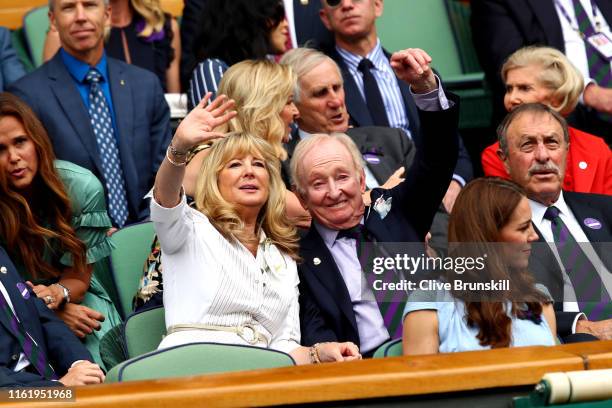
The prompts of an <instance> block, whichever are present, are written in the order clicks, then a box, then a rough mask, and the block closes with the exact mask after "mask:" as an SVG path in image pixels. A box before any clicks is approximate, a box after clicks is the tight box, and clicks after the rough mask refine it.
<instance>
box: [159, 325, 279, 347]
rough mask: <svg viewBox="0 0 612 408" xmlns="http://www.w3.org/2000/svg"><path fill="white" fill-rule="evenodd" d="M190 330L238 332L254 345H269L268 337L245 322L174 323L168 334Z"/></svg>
mask: <svg viewBox="0 0 612 408" xmlns="http://www.w3.org/2000/svg"><path fill="white" fill-rule="evenodd" d="M189 330H212V331H224V332H229V333H236V334H237V335H238V336H239V337H240V338H241V339H243V340H244V341H246V342H247V343H248V344H251V345H254V344H257V343H260V342H261V343H265V345H266V347H268V338H267V337H266V336H265V335H263V334H262V333H261V332H259V331H258V330H257V329H256V328H255V327H254V326H253V325H250V324H243V325H242V326H214V325H211V324H202V323H186V324H174V325H172V326H170V327H168V332H167V334H172V333H176V332H180V331H189Z"/></svg>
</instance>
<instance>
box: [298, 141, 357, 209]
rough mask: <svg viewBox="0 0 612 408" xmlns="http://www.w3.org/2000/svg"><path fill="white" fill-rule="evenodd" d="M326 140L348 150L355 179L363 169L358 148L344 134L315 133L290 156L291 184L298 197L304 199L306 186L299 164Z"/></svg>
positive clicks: (299, 144) (300, 143) (301, 142)
mask: <svg viewBox="0 0 612 408" xmlns="http://www.w3.org/2000/svg"><path fill="white" fill-rule="evenodd" d="M327 140H337V141H338V142H339V143H340V144H341V145H343V146H344V147H345V148H346V150H348V152H349V154H350V155H351V158H352V159H353V160H352V161H353V167H354V168H355V172H356V173H357V177H360V175H361V172H362V170H363V169H364V167H365V163H364V162H363V157H362V156H361V152H360V151H359V148H357V145H356V144H355V142H354V141H353V139H351V138H350V137H349V136H348V135H346V134H344V133H332V134H326V133H317V134H314V135H311V136H310V137H308V138H306V139H302V140H301V141H300V142H299V143H298V144H297V146H296V147H295V150H294V151H293V155H292V156H291V163H290V165H289V166H290V168H291V182H292V184H293V185H294V186H295V189H296V192H297V193H298V194H299V195H300V197H305V192H306V186H305V185H304V184H305V183H304V181H303V180H302V178H303V177H302V176H303V169H302V166H301V164H302V163H303V162H304V158H305V157H306V155H307V154H308V152H310V151H311V150H312V148H313V147H315V146H317V145H319V144H321V143H323V142H325V141H327Z"/></svg>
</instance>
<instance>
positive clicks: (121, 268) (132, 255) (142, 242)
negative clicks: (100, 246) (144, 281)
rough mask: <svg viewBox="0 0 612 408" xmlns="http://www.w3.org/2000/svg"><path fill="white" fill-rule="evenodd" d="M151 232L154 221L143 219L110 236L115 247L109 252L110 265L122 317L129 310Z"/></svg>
mask: <svg viewBox="0 0 612 408" xmlns="http://www.w3.org/2000/svg"><path fill="white" fill-rule="evenodd" d="M154 233H155V230H154V228H153V223H152V222H143V223H140V224H133V225H130V226H127V227H125V228H122V229H120V230H119V231H117V232H115V233H114V234H113V236H112V239H113V243H114V244H115V249H113V252H112V253H111V266H112V274H113V278H114V281H115V287H116V289H117V293H118V295H119V300H120V305H118V307H117V310H119V313H122V314H123V317H124V318H125V317H127V316H128V315H129V314H130V312H131V311H132V298H133V297H134V294H135V293H136V290H137V289H138V282H139V281H140V277H141V275H142V268H143V265H144V262H145V260H146V259H147V257H148V256H149V252H150V251H151V243H152V242H153V235H154Z"/></svg>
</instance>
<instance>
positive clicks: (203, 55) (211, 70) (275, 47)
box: [188, 0, 289, 108]
mask: <svg viewBox="0 0 612 408" xmlns="http://www.w3.org/2000/svg"><path fill="white" fill-rule="evenodd" d="M200 27H201V31H200V33H199V35H198V36H197V38H196V41H195V44H199V46H200V48H199V50H198V51H197V52H196V54H197V55H198V58H199V60H200V61H201V62H200V63H199V64H198V65H197V66H196V67H195V69H193V74H192V76H191V80H190V81H189V91H188V96H189V107H190V108H192V107H194V106H196V105H197V104H198V103H199V102H200V101H201V100H202V98H204V96H205V95H206V94H207V93H208V92H212V99H214V98H215V97H216V94H217V88H218V87H219V82H220V81H221V77H222V76H223V74H224V73H225V71H227V69H228V68H229V67H230V66H232V65H234V64H235V63H237V62H240V61H243V60H246V59H262V58H266V57H267V56H268V55H271V54H282V53H283V52H285V49H286V42H287V38H288V37H287V35H288V32H289V25H288V23H287V20H286V19H285V9H284V7H283V2H282V1H281V0H258V1H252V0H232V1H227V0H208V1H207V2H206V5H205V7H204V10H203V11H202V14H201V19H200ZM212 99H211V100H212Z"/></svg>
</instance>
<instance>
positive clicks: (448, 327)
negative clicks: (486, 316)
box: [404, 284, 555, 353]
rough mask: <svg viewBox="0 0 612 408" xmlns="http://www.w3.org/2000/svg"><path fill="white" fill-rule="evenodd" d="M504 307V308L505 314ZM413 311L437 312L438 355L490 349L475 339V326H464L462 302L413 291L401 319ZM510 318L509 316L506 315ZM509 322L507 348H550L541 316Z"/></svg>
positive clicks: (550, 338) (552, 341)
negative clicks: (508, 346)
mask: <svg viewBox="0 0 612 408" xmlns="http://www.w3.org/2000/svg"><path fill="white" fill-rule="evenodd" d="M536 288H537V289H539V290H540V291H541V292H543V293H545V294H546V295H547V296H549V297H550V294H549V292H548V290H547V289H546V287H544V286H543V285H540V284H536ZM508 309H509V308H508V307H507V308H506V310H507V312H508ZM417 310H435V311H436V312H437V313H438V337H439V339H440V347H439V352H440V353H451V352H457V351H472V350H488V349H490V348H491V346H482V345H480V343H479V340H478V339H477V338H476V336H477V335H478V331H479V329H478V327H470V326H468V324H467V319H466V311H465V303H464V302H462V301H460V300H457V299H455V298H453V296H452V294H451V293H450V292H449V291H446V290H432V291H424V290H416V291H414V292H412V293H411V294H410V296H409V297H408V302H407V303H406V307H405V308H404V316H406V315H407V314H408V313H410V312H414V311H417ZM508 315H509V316H510V314H508ZM510 317H511V319H512V328H511V330H512V340H511V343H510V347H525V346H554V345H555V339H554V338H553V335H552V332H551V331H550V326H549V325H548V322H547V321H546V319H545V318H544V316H543V315H542V322H541V323H540V324H537V323H534V322H533V321H531V320H528V319H519V318H516V317H512V316H510Z"/></svg>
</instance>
